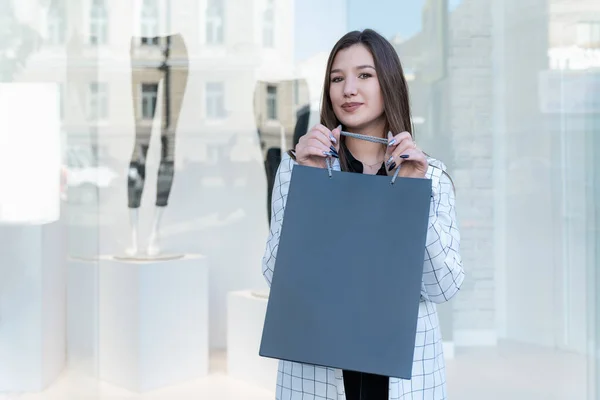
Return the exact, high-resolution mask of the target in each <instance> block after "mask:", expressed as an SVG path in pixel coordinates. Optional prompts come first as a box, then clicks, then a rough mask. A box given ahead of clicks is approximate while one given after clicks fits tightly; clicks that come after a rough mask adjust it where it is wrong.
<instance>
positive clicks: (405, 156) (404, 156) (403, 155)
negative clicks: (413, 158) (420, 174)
mask: <svg viewBox="0 0 600 400" xmlns="http://www.w3.org/2000/svg"><path fill="white" fill-rule="evenodd" d="M408 157H409V155H408V154H402V155H401V156H400V158H408Z"/></svg>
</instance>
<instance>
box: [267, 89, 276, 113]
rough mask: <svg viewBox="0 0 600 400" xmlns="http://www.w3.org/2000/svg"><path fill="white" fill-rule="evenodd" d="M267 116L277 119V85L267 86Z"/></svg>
mask: <svg viewBox="0 0 600 400" xmlns="http://www.w3.org/2000/svg"><path fill="white" fill-rule="evenodd" d="M267 118H268V119H277V86H275V85H268V86H267Z"/></svg>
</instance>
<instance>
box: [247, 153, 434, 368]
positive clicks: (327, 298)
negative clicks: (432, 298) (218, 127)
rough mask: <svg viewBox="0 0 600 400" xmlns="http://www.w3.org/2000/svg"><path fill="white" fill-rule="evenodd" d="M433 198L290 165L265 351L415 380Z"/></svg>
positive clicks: (379, 181)
mask: <svg viewBox="0 0 600 400" xmlns="http://www.w3.org/2000/svg"><path fill="white" fill-rule="evenodd" d="M430 197H431V180H430V179H412V178H398V179H396V180H395V181H394V182H393V184H392V180H391V178H390V177H387V176H379V175H363V174H357V173H350V172H340V171H333V173H332V176H331V177H330V176H329V175H328V173H327V171H326V170H323V169H320V168H311V167H304V166H299V165H296V166H294V169H293V170H292V176H291V182H290V188H289V192H288V198H287V204H286V209H285V214H284V220H283V225H282V230H281V236H280V241H279V248H278V251H277V259H276V263H275V269H274V272H273V278H272V282H271V292H270V296H269V302H268V305H267V313H266V318H265V322H264V328H263V334H262V341H261V345H260V351H259V354H260V355H261V356H263V357H269V358H275V359H281V360H289V361H295V362H301V363H307V364H314V365H320V366H326V367H334V368H342V369H348V370H354V371H360V372H369V373H374V374H380V375H385V376H392V377H398V378H403V379H410V377H411V375H412V361H413V354H414V347H415V336H416V326H417V316H418V307H419V301H420V292H421V282H422V274H423V262H424V261H423V260H424V255H425V240H426V236H427V225H428V217H429V205H430Z"/></svg>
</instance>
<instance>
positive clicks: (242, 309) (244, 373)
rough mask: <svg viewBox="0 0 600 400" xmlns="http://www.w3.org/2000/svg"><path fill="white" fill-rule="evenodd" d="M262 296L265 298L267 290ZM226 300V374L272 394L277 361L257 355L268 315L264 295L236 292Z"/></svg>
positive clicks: (275, 379) (230, 294) (275, 381)
mask: <svg viewBox="0 0 600 400" xmlns="http://www.w3.org/2000/svg"><path fill="white" fill-rule="evenodd" d="M259 293H263V292H259ZM264 294H265V295H268V291H267V292H265V293H264ZM227 300H228V302H227V370H228V375H229V376H231V377H232V378H235V379H240V380H242V381H245V382H248V383H251V384H253V385H256V386H258V387H261V388H263V389H266V390H269V391H274V390H275V385H276V383H277V364H278V361H277V360H275V359H271V358H265V357H261V356H259V355H258V351H259V349H260V341H261V338H262V331H263V324H264V320H265V315H266V312H267V301H268V300H267V298H266V296H264V295H261V296H257V295H255V294H254V292H252V291H249V290H248V291H236V292H230V293H229V294H228V299H227Z"/></svg>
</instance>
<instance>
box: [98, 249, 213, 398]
mask: <svg viewBox="0 0 600 400" xmlns="http://www.w3.org/2000/svg"><path fill="white" fill-rule="evenodd" d="M99 268H100V270H99V272H100V273H99V278H100V284H99V303H98V305H99V338H98V339H99V340H98V344H99V346H98V353H99V378H100V380H103V381H106V382H109V383H112V384H115V385H117V386H121V387H123V388H126V389H129V390H132V391H136V392H143V391H147V390H152V389H157V388H160V387H164V386H167V385H172V384H177V383H181V382H185V381H187V380H191V379H196V378H200V377H203V376H205V375H207V374H208V362H209V350H208V266H207V262H206V258H205V257H203V256H191V255H186V256H185V257H183V258H179V259H171V260H157V261H135V260H131V261H127V260H117V259H114V258H111V257H102V258H100V262H99Z"/></svg>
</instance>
